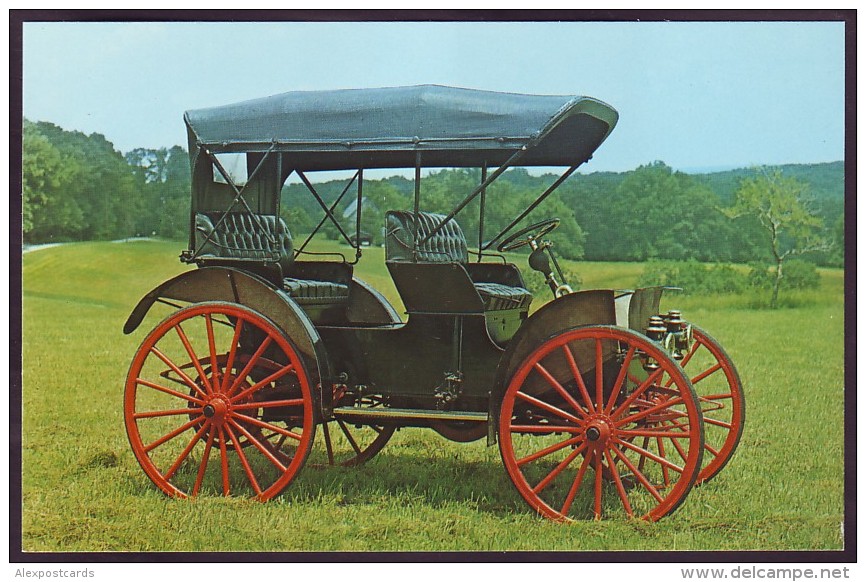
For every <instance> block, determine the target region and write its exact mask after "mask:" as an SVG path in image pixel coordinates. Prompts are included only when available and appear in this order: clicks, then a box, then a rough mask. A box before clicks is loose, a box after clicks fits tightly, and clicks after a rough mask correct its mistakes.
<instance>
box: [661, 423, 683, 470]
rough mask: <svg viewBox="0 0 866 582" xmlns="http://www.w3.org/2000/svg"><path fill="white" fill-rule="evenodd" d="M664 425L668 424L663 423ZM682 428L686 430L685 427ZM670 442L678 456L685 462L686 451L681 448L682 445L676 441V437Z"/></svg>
mask: <svg viewBox="0 0 866 582" xmlns="http://www.w3.org/2000/svg"><path fill="white" fill-rule="evenodd" d="M665 426H668V425H665ZM682 430H686V429H685V428H682ZM671 444H673V445H674V448H675V449H676V450H677V454H679V456H680V458H681V459H682V460H683V462H685V461H686V457H687V455H686V452H685V451H684V450H683V447H682V445H681V444H680V443H679V441H677V440H676V439H672V440H671Z"/></svg>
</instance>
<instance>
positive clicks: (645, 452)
mask: <svg viewBox="0 0 866 582" xmlns="http://www.w3.org/2000/svg"><path fill="white" fill-rule="evenodd" d="M616 442H617V443H619V444H620V445H622V446H624V447H625V448H627V449H631V450H633V451H634V452H636V453H637V454H639V455H643V456H644V457H646V458H648V459H650V460H652V461H655V462H656V463H658V464H659V465H662V466H663V467H664V466H666V467H670V468H671V469H673V470H674V471H676V472H677V473H680V474H682V472H683V468H682V467H680V466H679V465H674V464H673V463H671V462H670V461H668V460H667V459H663V458H661V457H659V456H658V455H656V454H654V453H651V452H649V451H648V450H646V449H643V448H641V447H639V446H637V445H636V444H634V443H630V442H628V441H624V440H622V439H616Z"/></svg>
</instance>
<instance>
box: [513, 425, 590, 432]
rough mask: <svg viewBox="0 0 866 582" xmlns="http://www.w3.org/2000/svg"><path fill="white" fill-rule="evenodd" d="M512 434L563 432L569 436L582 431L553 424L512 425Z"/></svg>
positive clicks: (579, 428)
mask: <svg viewBox="0 0 866 582" xmlns="http://www.w3.org/2000/svg"><path fill="white" fill-rule="evenodd" d="M510 430H511V432H512V433H524V432H528V433H536V434H548V433H555V432H565V433H569V434H582V433H583V429H582V428H581V427H578V426H557V425H553V424H542V425H538V424H514V425H512V426H511V427H510Z"/></svg>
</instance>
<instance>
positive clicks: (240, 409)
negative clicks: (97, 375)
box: [124, 303, 315, 501]
mask: <svg viewBox="0 0 866 582" xmlns="http://www.w3.org/2000/svg"><path fill="white" fill-rule="evenodd" d="M124 419H125V423H126V432H127V436H128V437H129V442H130V444H131V445H132V450H133V453H134V454H135V457H136V459H137V460H138V462H139V464H140V465H141V467H142V468H143V469H144V471H145V473H146V474H147V476H148V477H149V478H150V479H151V481H153V482H154V484H156V485H157V487H159V488H160V489H161V490H162V491H164V492H165V493H166V494H168V495H171V496H175V497H188V496H197V495H200V494H202V493H216V494H222V495H226V496H228V495H235V494H239V495H251V496H254V497H256V498H258V499H260V500H262V501H266V500H268V499H271V498H272V497H274V496H275V495H277V494H278V493H279V492H280V491H282V490H283V489H284V488H285V487H286V485H288V484H289V483H290V482H291V481H292V480H293V479H294V478H295V476H296V475H297V474H298V472H299V471H300V469H301V468H302V467H303V465H304V462H305V461H306V458H307V456H308V454H309V451H310V447H311V446H312V443H313V438H314V435H315V423H314V418H313V398H312V392H311V390H310V381H309V377H308V375H307V372H306V370H305V368H304V364H303V362H302V361H301V359H300V357H299V354H298V352H297V350H296V349H295V347H294V346H293V345H292V343H291V342H290V341H289V340H288V339H287V338H285V337H284V336H283V334H282V333H281V332H280V331H279V329H278V328H277V327H276V326H275V325H274V324H273V323H272V322H271V321H269V320H268V319H266V318H265V317H263V316H262V315H260V314H258V313H256V312H254V311H251V310H249V309H247V308H245V307H243V306H240V305H236V304H232V303H200V304H195V305H191V306H189V307H186V308H184V309H181V310H179V311H177V312H175V313H174V314H172V315H171V316H169V317H168V318H166V319H165V320H164V321H163V322H162V323H160V324H159V325H158V326H157V327H156V328H155V329H154V330H153V331H152V332H150V334H149V335H148V336H147V337H146V338H145V340H144V342H143V343H142V344H141V347H140V348H139V349H138V352H136V355H135V357H134V359H133V361H132V365H131V366H130V370H129V375H128V376H127V381H126V389H125V393H124Z"/></svg>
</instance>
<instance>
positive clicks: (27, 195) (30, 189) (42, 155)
mask: <svg viewBox="0 0 866 582" xmlns="http://www.w3.org/2000/svg"><path fill="white" fill-rule="evenodd" d="M22 146H23V152H22V154H23V155H22V167H21V170H22V192H21V195H22V230H23V235H24V240H25V241H27V242H39V241H44V240H58V239H62V238H66V237H74V236H75V235H76V234H77V233H79V232H80V231H81V230H82V229H83V228H84V225H85V223H84V213H83V212H82V210H81V208H80V206H79V205H78V202H77V201H76V200H75V199H74V198H72V197H70V196H68V195H66V190H67V189H68V187H69V185H70V184H72V183H74V182H75V181H76V179H77V177H78V175H79V174H80V173H81V167H80V166H79V165H78V164H77V163H76V162H75V161H74V160H72V159H69V157H68V156H65V155H64V154H63V153H62V152H61V151H60V150H59V149H58V148H56V147H55V146H54V145H53V144H52V143H51V141H50V140H49V139H48V138H47V137H45V136H44V135H43V134H42V133H41V132H40V131H39V128H38V127H37V126H36V124H34V123H32V122H30V121H28V120H26V119H25V120H24V126H23V141H22Z"/></svg>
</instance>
